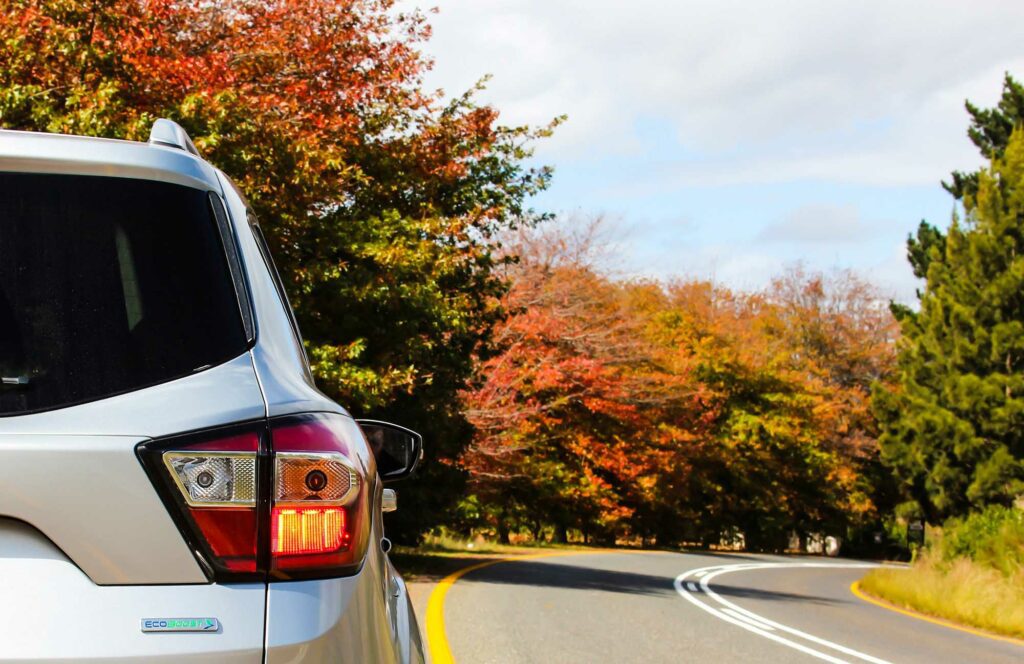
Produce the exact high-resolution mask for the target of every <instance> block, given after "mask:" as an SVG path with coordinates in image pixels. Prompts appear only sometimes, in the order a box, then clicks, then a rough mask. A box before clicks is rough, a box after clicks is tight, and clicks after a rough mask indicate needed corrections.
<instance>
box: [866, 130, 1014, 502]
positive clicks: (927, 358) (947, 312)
mask: <svg viewBox="0 0 1024 664" xmlns="http://www.w3.org/2000/svg"><path fill="white" fill-rule="evenodd" d="M964 206H965V210H966V214H965V217H964V219H963V220H962V221H961V220H958V219H956V218H954V219H953V224H952V226H951V228H950V229H949V232H948V234H947V235H946V236H945V238H944V239H943V240H942V241H937V240H935V239H934V238H932V240H933V241H931V242H930V243H929V244H928V245H927V246H920V245H919V246H918V247H917V248H918V249H919V250H920V251H921V252H923V253H922V254H919V255H918V256H917V262H915V264H914V268H915V270H918V269H922V270H923V276H924V277H925V279H926V286H925V290H924V292H923V293H921V309H920V311H919V312H916V313H913V312H909V311H907V310H904V311H902V312H901V314H900V316H899V317H900V324H901V326H902V331H903V338H902V340H901V341H900V344H901V346H900V353H899V368H900V379H901V384H900V386H899V387H898V388H897V389H896V390H893V391H887V390H884V389H881V388H876V391H875V398H874V408H875V413H876V416H877V417H878V420H879V424H880V426H881V429H882V436H881V440H880V442H881V445H882V453H883V458H884V459H885V460H886V462H887V463H888V464H889V465H890V466H891V467H892V468H893V470H894V471H895V473H896V476H897V478H898V479H899V481H900V482H901V483H902V485H903V488H904V489H905V490H906V491H907V493H908V494H909V495H910V496H911V497H912V498H913V499H914V500H915V501H916V502H917V503H918V505H919V506H920V507H921V509H922V511H923V512H924V515H925V516H926V517H927V518H928V520H929V521H932V522H936V521H939V520H942V519H945V518H947V517H949V516H954V515H960V514H963V513H965V512H967V511H969V510H970V509H972V508H974V507H980V506H982V505H986V504H990V503H1002V504H1009V503H1010V502H1012V501H1013V500H1014V498H1015V497H1016V496H1018V495H1020V494H1022V493H1024V129H1022V128H1021V127H1020V126H1018V129H1017V130H1015V131H1014V132H1013V133H1012V136H1011V137H1010V138H1009V140H1008V142H1007V145H1006V147H1005V149H1004V150H1003V156H1002V157H997V158H995V159H993V161H992V165H991V168H989V169H987V170H982V171H980V172H979V173H978V174H977V189H976V192H975V193H967V194H966V196H965V198H964ZM911 248H912V249H913V248H914V247H913V245H912V247H911Z"/></svg>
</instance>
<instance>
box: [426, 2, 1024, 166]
mask: <svg viewBox="0 0 1024 664" xmlns="http://www.w3.org/2000/svg"><path fill="white" fill-rule="evenodd" d="M410 4H414V3H411V2H410ZM439 4H440V10H441V13H440V14H439V15H438V16H435V17H434V19H433V23H434V25H435V37H434V39H433V40H432V42H431V43H430V44H429V45H428V47H427V50H428V52H430V53H432V54H434V55H435V56H436V58H437V64H436V68H435V71H434V73H433V74H432V75H431V77H430V78H429V79H428V80H429V82H431V83H433V84H435V85H439V86H442V87H444V88H445V89H446V90H447V91H448V92H449V93H452V94H454V93H457V92H459V91H461V90H463V89H465V88H467V87H468V86H469V85H470V84H471V83H472V82H473V81H474V80H475V79H476V78H478V77H479V76H480V75H482V74H484V73H493V74H494V75H495V78H494V80H493V82H492V84H491V88H490V91H489V92H488V93H487V94H486V97H485V98H486V99H488V100H491V101H493V102H495V103H496V105H497V106H498V108H500V109H501V110H502V111H503V113H504V116H505V118H506V119H507V120H508V121H510V122H524V121H526V122H533V123H540V122H545V121H547V120H549V119H550V118H551V117H553V116H554V115H557V114H560V113H568V114H569V116H570V121H569V123H568V124H567V125H566V126H565V127H564V128H563V129H561V130H560V131H559V132H558V134H557V135H556V137H555V138H554V139H552V140H551V141H550V142H549V143H548V144H546V145H545V146H542V156H544V157H546V158H548V159H550V160H553V161H555V162H556V163H558V162H560V161H564V160H574V159H583V158H589V157H591V156H593V155H595V154H601V155H607V154H624V155H628V154H631V153H632V154H635V153H638V152H643V151H646V150H649V146H647V145H645V144H644V143H643V142H642V141H641V140H639V139H638V137H637V134H636V122H637V120H638V118H658V119H664V120H666V121H667V122H668V123H669V125H670V126H671V128H672V130H673V132H674V138H675V139H677V140H678V141H679V144H680V146H681V147H682V148H683V149H685V150H688V151H691V152H692V155H691V156H693V155H696V156H698V157H699V159H696V160H695V161H687V162H683V163H673V162H674V160H672V159H668V160H667V162H668V163H665V164H663V165H662V169H661V171H660V176H661V177H662V178H663V180H662V181H661V184H666V183H669V182H677V183H688V184H697V185H702V184H728V183H737V182H774V181H779V180H781V179H797V178H821V179H829V180H835V181H844V182H857V183H884V184H887V185H900V184H919V183H929V184H930V183H934V182H935V181H936V180H937V179H938V178H941V177H943V176H945V175H946V174H947V173H948V172H949V170H950V169H951V168H957V167H970V166H973V165H974V164H975V163H976V162H977V156H976V153H975V152H974V150H973V148H972V147H971V146H970V144H969V143H968V142H967V141H966V139H961V140H952V138H951V137H962V136H963V132H964V126H965V122H966V117H965V114H964V112H963V108H962V104H963V99H964V98H965V97H968V96H969V97H971V98H973V99H977V100H979V101H982V102H991V101H992V100H993V99H994V98H995V96H996V95H997V94H998V86H999V79H1000V77H1001V75H1002V72H1003V71H1004V70H1006V69H1017V70H1018V71H1019V70H1022V69H1024V47H1022V42H1021V40H1020V36H1019V35H1020V33H1019V26H1020V25H1021V24H1022V23H1024V3H1021V2H1019V1H1012V2H1011V1H992V0H990V1H988V2H983V3H967V2H963V1H962V0H931V1H923V0H918V1H909V2H899V3H893V2H889V1H881V0H868V1H861V2H839V1H830V2H821V1H820V0H792V1H788V2H770V3H769V2H746V1H744V2H739V1H736V0H716V1H715V2H703V1H702V2H688V1H686V2H684V1H679V2H667V1H664V0H662V1H656V0H634V1H632V2H629V3H623V2H618V1H613V0H558V1H557V2H551V1H550V0H439ZM937 136H939V137H942V138H941V140H936V137H937ZM670 138H672V137H670Z"/></svg>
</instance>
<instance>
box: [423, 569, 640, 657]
mask: <svg viewBox="0 0 1024 664" xmlns="http://www.w3.org/2000/svg"><path fill="white" fill-rule="evenodd" d="M602 553H603V554H609V553H660V552H659V551H629V550H618V549H605V550H602V551H554V552H549V553H533V554H530V555H527V556H514V557H509V558H499V559H498V560H488V561H486V562H482V563H477V564H476V565H470V566H468V567H463V568H462V569H460V570H457V571H455V572H452V573H451V574H449V575H448V576H446V577H444V578H443V579H441V582H440V583H438V584H437V586H436V587H435V588H434V590H433V591H432V592H431V593H430V599H429V600H427V626H426V631H427V647H428V649H429V650H430V658H431V660H433V663H434V664H455V659H454V658H453V657H452V651H451V648H449V647H448V636H447V635H446V634H445V628H444V600H445V596H446V595H447V594H448V591H449V590H451V587H452V586H453V585H455V582H456V581H458V580H459V579H461V578H462V577H463V576H465V575H467V574H469V573H470V572H474V571H476V570H478V569H483V568H484V567H490V566H491V565H497V564H499V563H512V562H517V561H520V560H536V559H537V558H557V557H559V556H585V555H596V554H602Z"/></svg>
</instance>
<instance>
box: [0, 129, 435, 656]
mask: <svg viewBox="0 0 1024 664" xmlns="http://www.w3.org/2000/svg"><path fill="white" fill-rule="evenodd" d="M421 452H422V439H421V438H420V436H419V435H417V434H415V433H413V432H411V431H408V430H406V429H403V428H402V427H398V426H395V425H390V424H386V423H381V422H365V423H362V426H360V424H359V423H357V422H356V421H355V420H353V419H352V418H351V417H350V416H349V414H348V413H347V412H346V411H345V409H344V408H342V407H341V406H339V405H338V404H336V403H334V402H333V401H331V400H330V399H328V398H327V397H325V396H324V395H323V394H321V393H320V392H318V391H317V389H316V388H315V386H314V384H313V379H312V377H311V375H310V372H309V365H308V361H307V358H306V356H305V352H304V350H303V346H302V341H301V337H300V334H299V330H298V327H297V326H296V323H295V318H294V316H293V315H292V311H291V308H290V307H289V305H288V301H287V299H286V296H285V292H284V289H283V287H282V284H281V281H280V278H279V277H278V276H277V273H276V270H275V268H274V265H273V262H272V260H271V256H270V253H269V251H268V250H267V246H266V243H265V241H264V239H263V236H262V234H261V232H260V230H259V226H258V224H257V221H256V220H255V219H254V217H253V215H252V213H251V211H250V210H249V209H248V208H247V205H246V202H245V200H244V198H243V197H242V196H241V195H240V194H239V193H238V191H237V190H236V188H235V187H234V186H233V185H232V183H231V181H230V180H229V179H228V178H227V177H226V176H225V175H224V174H223V173H221V172H220V171H218V170H216V169H215V168H213V167H212V166H211V165H210V164H208V163H207V162H205V161H203V160H202V159H201V158H200V157H199V155H198V153H197V152H196V150H195V147H194V146H193V145H192V142H191V141H190V140H189V138H188V136H187V135H186V134H185V132H184V131H183V130H182V129H181V128H180V127H178V126H177V125H176V124H174V123H173V122H170V121H167V120H159V121H157V122H156V124H155V125H154V127H153V131H152V134H151V138H150V141H149V143H137V142H129V141H114V140H105V139H95V138H82V137H73V136H58V135H50V134H36V133H28V132H13V131H0V662H71V661H76V662H101V661H102V662H108V661H117V662H121V663H125V664H127V663H130V662H218V663H225V662H251V663H260V662H267V663H270V664H273V663H274V662H343V661H344V662H419V661H422V660H423V649H422V645H421V643H420V637H419V631H418V627H417V625H416V619H415V616H414V614H413V611H412V607H411V605H410V602H409V598H408V595H407V593H406V588H405V584H404V582H403V581H402V579H401V577H400V576H399V575H398V573H397V572H396V571H395V570H394V568H393V567H392V566H391V563H390V562H389V560H388V557H387V555H386V554H387V550H388V548H389V546H390V545H389V543H388V541H387V540H386V539H385V537H384V530H383V524H382V518H381V512H382V510H384V509H392V508H393V506H394V492H393V490H391V489H385V488H384V483H385V482H388V481H391V480H396V479H401V478H404V477H406V476H408V475H409V474H410V473H412V471H413V470H414V469H415V466H416V464H417V462H418V461H419V459H420V457H421Z"/></svg>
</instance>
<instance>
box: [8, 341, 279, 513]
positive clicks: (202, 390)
mask: <svg viewBox="0 0 1024 664" xmlns="http://www.w3.org/2000/svg"><path fill="white" fill-rule="evenodd" d="M265 416H266V404H265V403H264V401H263V392H262V391H261V390H260V384H259V381H258V380H257V377H256V372H255V370H254V369H253V361H252V355H251V354H250V353H243V354H242V355H240V356H238V357H236V358H235V359H233V360H230V361H228V362H225V363H224V364H221V365H219V366H216V367H212V368H210V369H206V370H205V371H200V372H199V373H195V374H192V375H191V376H185V377H184V378H179V379H177V380H172V381H169V382H166V383H161V384H159V385H154V386H151V387H147V388H143V389H141V390H137V391H135V392H128V393H127V394H120V395H117V396H113V397H108V398H106V399H100V400H98V401H90V402H87V403H83V404H78V405H76V406H68V407H66V408H60V409H57V410H49V411H44V412H41V413H31V414H29V415H18V416H15V417H0V434H47V435H68V436H74V435H83V434H84V435H92V436H135V437H142V438H158V437H161V436H169V435H173V434H178V433H183V432H186V431H194V430H196V429H204V428H207V427H213V426H217V425H220V424H224V423H225V422H244V421H247V420H254V419H260V418H262V417H265ZM133 455H134V452H133ZM133 458H134V456H133ZM140 471H141V468H140ZM0 513H2V512H0Z"/></svg>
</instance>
